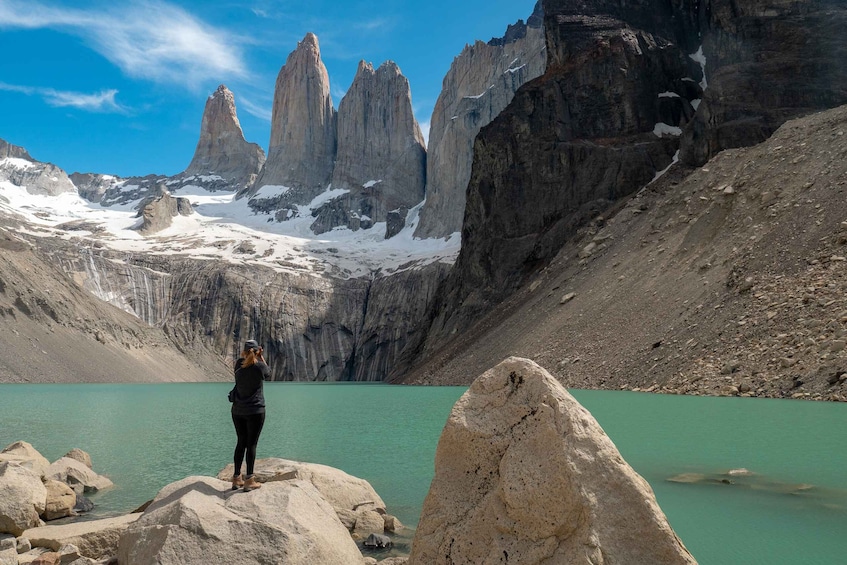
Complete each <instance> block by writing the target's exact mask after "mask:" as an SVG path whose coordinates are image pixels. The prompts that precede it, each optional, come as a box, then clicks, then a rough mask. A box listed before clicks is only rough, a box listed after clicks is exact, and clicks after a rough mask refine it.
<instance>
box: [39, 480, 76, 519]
mask: <svg viewBox="0 0 847 565" xmlns="http://www.w3.org/2000/svg"><path fill="white" fill-rule="evenodd" d="M43 482H44V488H46V489H47V500H46V503H45V505H44V512H43V513H42V514H41V517H42V518H44V519H45V520H58V519H59V518H65V517H67V516H73V515H74V506H76V493H75V492H74V491H73V489H71V487H69V486H68V485H66V484H65V483H63V482H60V481H55V480H53V479H45V480H44V481H43Z"/></svg>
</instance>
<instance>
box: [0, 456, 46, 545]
mask: <svg viewBox="0 0 847 565" xmlns="http://www.w3.org/2000/svg"><path fill="white" fill-rule="evenodd" d="M46 501H47V489H46V488H44V485H43V484H42V483H41V477H40V476H38V475H37V474H36V473H35V472H33V471H32V470H30V469H28V468H26V467H22V466H21V465H20V464H19V463H16V462H12V461H6V462H3V463H0V533H7V534H14V535H16V536H19V535H21V534H22V533H23V531H24V530H26V529H27V528H31V527H33V526H38V525H40V524H41V519H40V518H39V516H40V515H41V513H42V512H44V506H45V503H46Z"/></svg>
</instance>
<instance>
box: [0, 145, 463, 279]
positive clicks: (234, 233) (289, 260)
mask: <svg viewBox="0 0 847 565" xmlns="http://www.w3.org/2000/svg"><path fill="white" fill-rule="evenodd" d="M39 166H43V164H41V163H38V162H36V161H28V160H25V159H15V158H6V159H4V160H2V161H0V212H2V213H6V214H11V215H14V216H17V217H18V218H19V219H20V220H23V221H24V222H25V224H26V225H28V226H29V227H25V228H23V229H24V231H26V232H27V233H29V234H31V235H36V236H37V235H52V236H59V237H63V238H67V239H71V238H80V237H82V238H85V239H86V240H90V241H91V242H92V243H93V242H96V243H97V245H98V246H103V247H107V248H110V249H113V250H116V251H123V252H127V253H151V254H165V255H183V256H188V257H193V258H200V259H222V260H227V261H233V262H238V263H242V264H244V263H248V264H249V263H255V264H261V265H264V266H266V267H270V268H273V269H276V270H286V271H292V270H293V271H298V272H304V273H310V274H316V275H319V274H325V275H329V276H333V277H340V278H350V277H359V276H364V275H368V274H373V273H381V274H387V273H393V272H397V271H401V270H405V269H408V268H411V267H415V266H422V265H425V264H429V263H432V262H435V261H440V262H452V261H453V260H454V259H455V256H456V254H457V253H458V250H459V245H460V237H459V234H458V233H456V234H453V235H452V236H450V237H448V238H445V239H426V240H421V239H416V238H414V237H413V235H412V234H413V232H414V229H415V227H416V225H417V217H418V209H417V208H415V209H413V210H411V211H410V212H409V214H408V217H407V219H406V227H405V229H404V230H403V231H402V232H401V233H400V234H398V235H397V236H395V237H393V238H391V239H385V224H384V222H383V223H382V224H381V225H380V224H376V225H375V226H374V228H373V229H370V230H358V231H352V230H350V229H347V228H336V229H334V230H332V231H330V232H327V233H324V234H321V235H320V236H316V235H314V233H313V232H312V230H311V229H310V226H311V224H312V222H313V221H314V218H313V217H312V210H314V209H317V208H318V207H319V206H320V205H321V204H323V203H325V202H326V201H327V200H329V199H332V198H334V197H337V196H338V194H337V193H338V192H339V191H333V190H329V189H328V190H327V191H326V192H325V193H324V194H321V195H319V196H317V197H316V198H315V199H314V200H313V201H312V202H311V203H310V204H308V205H305V206H299V207H298V208H299V210H298V213H297V214H292V216H293V218H292V219H291V220H288V221H282V222H279V221H275V219H274V216H273V215H272V214H266V213H261V212H256V211H255V208H254V207H251V206H250V200H248V199H247V198H236V194H235V193H234V192H230V191H224V190H215V189H216V188H217V187H216V184H218V183H216V180H217V179H216V178H215V177H202V176H192V177H184V178H183V177H179V178H174V179H168V178H166V177H145V178H144V179H118V178H107V177H103V178H104V179H106V180H108V182H103V183H101V185H103V186H104V189H101V190H103V192H101V194H99V195H98V198H99V202H96V203H95V202H91V201H89V200H87V199H85V198H83V197H81V196H80V192H83V193H84V194H86V195H87V196H88V197H89V198H91V194H89V193H87V192H86V191H85V189H84V188H83V189H81V190H69V191H66V192H62V193H60V194H57V195H54V196H51V195H47V194H32V193H31V191H30V190H28V189H27V188H28V187H27V186H25V185H21V183H17V182H15V180H16V179H18V178H21V175H20V171H25V170H28V169H32V168H33V167H39ZM65 178H67V177H65ZM72 178H76V175H74V176H73V177H72ZM89 180H90V179H89ZM156 186H158V187H161V188H166V189H167V190H169V191H170V192H171V193H172V194H173V195H174V196H180V197H183V198H187V199H188V200H189V201H190V203H191V205H192V208H193V210H194V213H193V214H191V215H190V216H177V217H175V218H174V219H173V221H172V224H171V226H170V227H169V228H167V229H165V230H164V231H160V232H158V233H156V234H155V235H153V236H148V237H144V236H142V235H141V234H139V233H138V231H136V230H137V228H138V227H139V225H140V222H141V220H140V218H139V217H138V207H139V204H140V203H141V202H142V201H143V200H144V199H146V198H149V196H150V194H151V192H152V190H153V188H155V187H156ZM256 196H257V197H259V198H263V197H267V195H265V194H261V195H258V194H257V195H256Z"/></svg>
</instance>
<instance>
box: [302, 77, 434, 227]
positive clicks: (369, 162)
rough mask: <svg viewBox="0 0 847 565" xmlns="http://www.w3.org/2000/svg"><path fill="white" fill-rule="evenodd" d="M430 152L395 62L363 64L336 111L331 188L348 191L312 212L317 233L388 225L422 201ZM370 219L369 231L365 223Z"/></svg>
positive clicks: (404, 80) (406, 84)
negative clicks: (395, 214)
mask: <svg viewBox="0 0 847 565" xmlns="http://www.w3.org/2000/svg"><path fill="white" fill-rule="evenodd" d="M425 177H426V148H425V147H424V139H423V136H422V135H421V130H420V127H418V123H417V121H416V120H415V116H414V113H413V112H412V95H411V91H410V90H409V81H408V80H407V79H406V77H404V76H403V75H402V73H401V72H400V68H399V67H398V66H397V65H396V64H395V63H394V62H392V61H388V62H385V63H383V64H382V65H380V67H379V68H378V69H376V70H374V68H373V66H372V65H370V64H369V63H366V62H364V61H361V62H360V63H359V69H358V71H357V72H356V77H355V78H354V79H353V84H352V85H351V86H350V89H349V90H348V91H347V93H346V94H345V95H344V99H343V100H342V101H341V104H339V106H338V154H337V157H336V162H335V169H334V171H333V174H332V188H333V189H342V190H348V191H349V192H348V193H347V194H346V195H344V196H343V197H341V198H337V199H335V200H334V201H332V202H330V203H328V204H327V205H325V206H324V207H323V208H326V210H324V209H323V208H319V209H317V210H315V211H314V212H313V215H314V216H315V217H316V218H317V219H316V221H315V223H314V224H313V225H312V230H313V231H314V232H315V233H318V234H319V233H323V232H326V231H329V230H331V229H332V228H334V227H337V226H340V225H346V226H348V227H351V228H354V229H355V228H358V227H366V226H370V225H372V224H373V223H375V222H384V221H385V220H386V216H387V214H388V212H390V211H391V210H396V209H398V208H400V207H412V206H414V205H415V204H417V203H419V202H420V201H421V200H423V197H424V184H425V182H426V179H425ZM363 218H368V221H366V224H365V225H362V219H363Z"/></svg>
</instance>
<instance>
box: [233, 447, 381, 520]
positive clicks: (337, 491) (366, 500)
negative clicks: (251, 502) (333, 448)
mask: <svg viewBox="0 0 847 565" xmlns="http://www.w3.org/2000/svg"><path fill="white" fill-rule="evenodd" d="M232 472H233V465H232V464H231V463H230V464H229V465H227V466H226V467H224V468H223V469H222V470H221V472H220V473H218V478H219V479H221V480H223V481H228V480H230V479H231V478H232ZM253 474H254V476H255V477H256V480H257V481H259V482H260V483H265V482H273V481H277V480H289V479H291V478H294V477H296V478H298V479H302V480H306V481H309V482H310V483H312V484H313V485H314V487H315V488H316V489H318V491H319V492H320V493H321V495H322V496H323V497H324V498H325V499H326V500H327V502H329V503H330V504H331V505H332V507H333V508H335V509H336V511H340V510H352V511H354V512H355V511H357V510H359V509H361V508H364V507H367V508H369V509H370V510H380V511H383V512H384V511H385V502H383V501H382V498H380V496H379V495H378V494H377V493H376V491H375V490H374V488H373V487H372V486H371V484H370V483H369V482H368V481H366V480H364V479H360V478H358V477H354V476H353V475H348V474H347V473H345V472H344V471H342V470H340V469H336V468H334V467H329V466H327V465H320V464H318V463H301V462H299V461H290V460H288V459H279V458H276V457H269V458H267V459H258V460H257V461H256V464H255V466H254V468H253Z"/></svg>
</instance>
